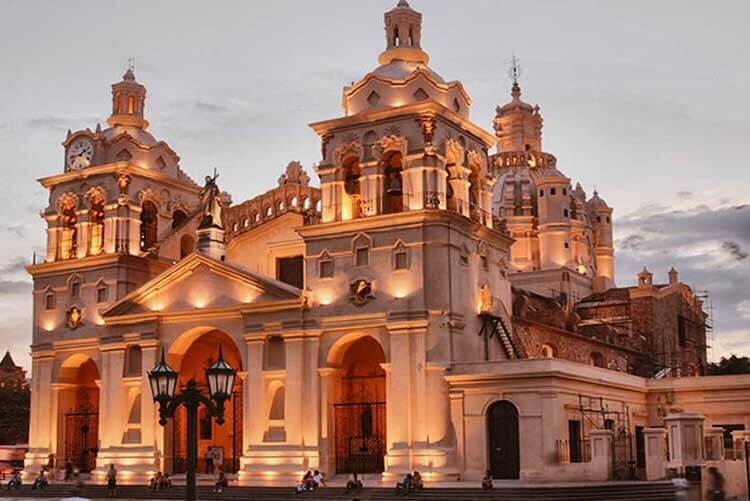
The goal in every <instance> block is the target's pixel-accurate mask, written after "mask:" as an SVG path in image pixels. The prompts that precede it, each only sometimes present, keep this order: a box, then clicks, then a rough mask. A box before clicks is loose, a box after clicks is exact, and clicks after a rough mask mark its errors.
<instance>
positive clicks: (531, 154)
mask: <svg viewBox="0 0 750 501" xmlns="http://www.w3.org/2000/svg"><path fill="white" fill-rule="evenodd" d="M492 164H493V166H494V168H495V169H503V168H508V167H529V168H532V169H533V168H540V169H546V168H547V167H554V166H555V165H556V164H557V159H556V158H555V157H554V155H550V154H549V153H544V152H541V151H505V152H501V153H498V154H497V155H495V156H494V157H493V159H492Z"/></svg>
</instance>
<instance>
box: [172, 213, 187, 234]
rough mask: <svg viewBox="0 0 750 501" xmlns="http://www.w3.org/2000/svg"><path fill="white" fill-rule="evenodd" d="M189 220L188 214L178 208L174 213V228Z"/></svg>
mask: <svg viewBox="0 0 750 501" xmlns="http://www.w3.org/2000/svg"><path fill="white" fill-rule="evenodd" d="M185 220H187V214H185V211H183V210H182V209H177V210H175V211H174V212H173V213H172V229H175V228H177V227H178V226H180V225H182V223H184V222H185Z"/></svg>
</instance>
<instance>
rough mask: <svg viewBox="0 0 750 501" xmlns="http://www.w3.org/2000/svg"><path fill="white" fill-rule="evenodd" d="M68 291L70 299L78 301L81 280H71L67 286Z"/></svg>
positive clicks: (76, 278)
mask: <svg viewBox="0 0 750 501" xmlns="http://www.w3.org/2000/svg"><path fill="white" fill-rule="evenodd" d="M68 291H69V292H70V297H71V299H80V297H81V279H80V278H78V277H75V278H72V279H71V280H70V282H69V284H68Z"/></svg>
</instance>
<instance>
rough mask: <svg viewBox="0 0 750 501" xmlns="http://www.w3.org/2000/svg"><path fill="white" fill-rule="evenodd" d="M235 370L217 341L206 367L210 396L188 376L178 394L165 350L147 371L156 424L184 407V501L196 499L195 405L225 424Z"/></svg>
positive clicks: (196, 440) (196, 422) (196, 436)
mask: <svg viewBox="0 0 750 501" xmlns="http://www.w3.org/2000/svg"><path fill="white" fill-rule="evenodd" d="M236 374H237V371H236V370H234V369H233V368H232V367H231V366H230V365H229V364H228V363H226V362H225V361H224V354H223V352H222V349H221V345H219V359H218V360H217V361H216V362H215V363H214V364H213V365H212V366H211V367H209V368H208V369H206V380H207V381H208V392H209V396H208V397H206V396H205V395H204V394H203V393H201V391H200V389H199V388H198V384H197V383H196V382H195V380H193V379H191V380H190V381H188V383H187V385H186V386H185V387H184V388H183V389H182V392H181V393H180V394H179V395H175V390H176V389H177V379H178V374H177V371H175V370H174V369H172V368H171V367H170V366H169V365H168V364H167V362H166V361H165V360H164V350H162V352H161V360H160V361H159V363H158V364H156V365H155V366H154V368H153V369H151V371H149V373H148V382H149V384H150V385H151V393H152V394H153V397H154V401H155V402H157V403H158V404H159V424H160V425H162V426H164V425H166V424H167V419H168V418H170V417H174V413H175V411H176V410H177V408H178V407H179V406H180V405H184V406H185V409H186V410H187V428H188V429H187V473H186V477H187V478H186V485H187V493H186V496H185V499H187V501H195V470H196V468H197V462H198V434H197V427H198V407H200V404H203V405H205V406H206V407H207V408H208V414H209V415H210V416H212V417H215V418H216V422H217V423H219V424H224V402H226V401H227V400H229V399H230V398H232V387H233V386H234V378H235V376H236Z"/></svg>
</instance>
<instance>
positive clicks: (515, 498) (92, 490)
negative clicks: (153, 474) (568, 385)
mask: <svg viewBox="0 0 750 501" xmlns="http://www.w3.org/2000/svg"><path fill="white" fill-rule="evenodd" d="M72 493H73V486H71V485H50V486H48V487H46V488H45V489H44V490H41V491H40V490H32V489H31V487H30V486H23V487H22V488H21V489H20V490H14V491H8V490H6V489H5V486H3V489H2V490H0V498H10V497H29V498H64V497H67V496H71V495H72ZM117 494H118V496H117V498H119V499H148V500H158V499H176V500H177V499H185V487H184V486H175V487H172V488H170V489H168V490H163V491H152V490H150V489H148V488H147V487H141V486H133V485H126V486H121V487H119V488H118V492H117ZM78 495H80V496H81V497H85V498H90V499H105V498H106V497H107V488H106V486H103V485H87V486H84V487H83V489H82V490H81V492H80V494H78ZM404 497H405V496H400V495H397V494H396V493H395V491H394V489H388V488H382V487H381V488H368V489H364V490H362V491H361V492H359V493H349V494H346V493H345V492H344V489H343V488H341V487H326V488H324V489H320V490H317V491H313V492H304V493H302V494H299V495H296V494H295V493H294V489H293V488H292V487H229V488H228V489H226V490H225V491H224V492H222V493H220V494H219V493H214V492H212V489H211V487H208V486H199V487H198V499H199V500H201V501H204V500H217V501H232V500H237V501H239V500H248V499H252V500H253V501H276V500H280V499H290V500H291V499H294V500H298V501H299V500H304V499H310V500H316V501H352V500H353V499H358V500H360V501H365V500H377V501H386V500H391V499H404ZM408 499H421V500H425V501H426V500H430V501H432V500H445V501H449V500H450V501H458V500H465V501H473V500H476V501H483V500H497V501H501V500H502V501H541V500H550V501H552V500H554V501H566V500H571V501H572V500H576V501H672V500H674V499H675V491H674V487H673V486H672V484H671V483H670V482H606V483H597V484H571V485H562V484H559V485H556V486H551V485H547V486H545V485H544V484H535V485H527V486H524V485H519V486H512V487H507V486H503V487H496V488H495V489H493V490H491V491H482V490H481V489H477V488H467V487H455V488H454V487H435V488H425V489H424V490H421V491H418V492H413V493H410V494H409V496H408Z"/></svg>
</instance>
